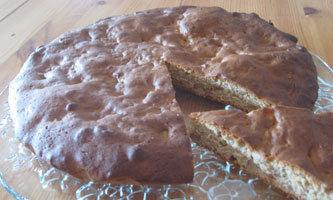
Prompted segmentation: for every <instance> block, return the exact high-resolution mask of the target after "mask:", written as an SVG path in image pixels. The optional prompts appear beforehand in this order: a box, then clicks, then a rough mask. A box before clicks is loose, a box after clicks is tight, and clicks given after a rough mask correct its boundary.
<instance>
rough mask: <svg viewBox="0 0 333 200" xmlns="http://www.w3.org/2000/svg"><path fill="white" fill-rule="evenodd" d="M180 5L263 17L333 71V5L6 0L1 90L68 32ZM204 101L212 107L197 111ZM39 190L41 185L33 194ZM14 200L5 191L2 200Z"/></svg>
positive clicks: (303, 1) (1, 18)
mask: <svg viewBox="0 0 333 200" xmlns="http://www.w3.org/2000/svg"><path fill="white" fill-rule="evenodd" d="M178 5H196V6H219V7H223V8H225V9H227V10H229V11H237V12H248V13H250V12H255V13H258V14H259V15H260V16H261V17H262V18H264V19H266V20H271V21H272V22H273V23H274V26H276V27H278V28H279V29H281V30H282V31H285V32H288V33H291V34H293V35H295V36H297V38H298V39H299V43H300V44H301V45H303V46H305V47H306V48H307V49H309V50H310V51H312V52H314V53H316V54H317V55H319V56H320V57H321V58H323V59H324V60H325V61H326V62H327V63H328V64H329V65H330V66H333V56H332V55H333V23H332V21H333V0H316V1H313V0H297V1H295V0H251V1H249V0H205V1H202V0H172V1H171V0H144V1H140V0H56V1H55V0H45V1H40V0H0V30H1V31H0V91H1V90H2V89H3V88H5V87H6V85H7V84H8V82H9V81H10V80H12V79H13V78H14V77H15V75H16V74H17V73H18V71H19V70H20V68H21V66H22V65H23V63H24V61H25V60H26V59H27V57H28V56H29V54H30V53H31V52H32V51H33V50H34V49H35V48H36V47H38V46H39V45H43V44H47V43H49V42H50V41H52V40H53V39H54V38H56V37H57V36H59V35H60V34H61V33H63V32H66V31H68V30H72V29H75V28H78V27H82V26H85V25H88V24H90V23H93V22H94V21H96V20H99V19H101V18H105V17H108V16H111V15H120V14H126V13H133V12H135V11H141V10H145V9H151V8H157V7H171V6H178ZM177 98H180V99H189V100H188V101H187V102H186V103H183V104H182V103H181V102H180V104H181V106H182V108H183V109H184V110H185V111H186V110H188V109H189V108H191V109H194V110H193V111H199V110H207V109H215V108H222V107H223V106H221V105H220V104H215V103H212V102H206V101H205V100H203V99H200V98H197V97H195V96H191V95H190V94H187V93H183V92H179V91H178V92H177ZM198 102H205V103H203V104H205V105H209V106H208V107H205V106H202V107H200V106H199V107H195V108H194V105H198ZM203 104H202V105H203ZM6 145H8V144H7V143H5V142H4V141H3V140H1V139H0V146H1V147H2V148H1V150H0V159H2V158H3V157H4V154H5V153H6V151H5V149H6V148H5V147H7V146H6ZM0 165H1V161H0ZM8 170H9V169H8ZM12 178H15V177H12ZM31 184H32V185H34V184H37V185H38V180H37V181H36V180H31ZM39 190H41V187H40V185H38V186H36V187H35V188H34V189H33V190H32V191H31V192H33V193H38V192H39ZM10 198H11V197H10V196H9V195H8V193H7V192H6V191H5V190H4V189H3V188H0V199H1V200H2V199H10ZM43 198H44V199H50V198H51V197H45V196H43ZM52 198H55V197H54V196H53V197H52ZM59 198H60V197H59ZM61 198H68V197H64V196H62V197H61ZM68 199H69V198H68Z"/></svg>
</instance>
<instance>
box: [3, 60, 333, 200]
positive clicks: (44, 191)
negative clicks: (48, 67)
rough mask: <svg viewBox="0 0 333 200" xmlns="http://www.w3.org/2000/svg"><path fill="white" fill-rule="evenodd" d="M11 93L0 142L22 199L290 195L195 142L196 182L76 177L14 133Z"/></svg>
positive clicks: (324, 83)
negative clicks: (104, 180)
mask: <svg viewBox="0 0 333 200" xmlns="http://www.w3.org/2000/svg"><path fill="white" fill-rule="evenodd" d="M312 56H313V59H314V62H315V64H316V66H317V71H318V83H319V87H320V88H319V98H318V100H317V102H316V104H315V110H314V112H315V113H317V112H327V111H333V103H332V102H333V84H332V83H333V71H332V69H331V68H330V67H329V66H328V65H327V64H326V63H325V62H324V61H323V60H322V59H321V58H319V57H318V56H316V55H314V54H312ZM7 97H8V90H7V89H6V88H5V89H4V90H3V91H2V92H1V93H0V104H1V105H0V147H1V148H2V150H1V151H5V152H7V154H6V153H5V155H3V154H0V183H1V185H2V186H3V187H4V188H5V189H6V190H7V191H8V192H9V193H10V194H11V195H12V196H13V197H14V198H16V199H75V198H76V199H80V200H83V199H98V200H99V199H174V200H175V199H177V200H178V199H214V200H220V199H221V200H222V199H223V200H224V199H225V200H229V199H286V196H284V195H283V194H281V193H279V192H278V191H276V190H274V189H273V188H271V187H270V186H268V185H265V184H264V183H262V182H261V181H260V180H258V179H257V178H255V177H252V176H250V175H248V174H246V173H245V172H243V171H242V170H240V169H239V168H237V167H235V166H233V165H232V164H230V163H228V162H225V161H223V160H221V159H220V158H219V157H218V156H217V155H216V154H214V153H212V152H210V151H208V150H206V149H203V148H201V147H199V146H197V145H196V144H194V143H192V150H193V154H194V168H195V174H194V181H193V183H190V184H182V185H162V186H146V185H143V186H133V185H115V184H101V183H94V182H87V181H82V180H79V179H76V178H74V177H72V176H70V175H68V174H65V173H63V172H61V171H59V170H57V169H55V168H52V167H50V166H48V165H47V164H46V163H43V162H41V161H40V160H39V159H38V158H37V157H36V156H35V155H33V154H32V153H31V152H30V151H29V150H27V149H26V148H25V147H23V146H22V145H21V144H20V143H19V142H18V141H17V140H16V139H15V138H14V131H13V127H12V121H11V119H10V117H9V108H8V103H7ZM179 103H180V105H182V103H181V102H179ZM228 108H230V106H227V107H226V109H228Z"/></svg>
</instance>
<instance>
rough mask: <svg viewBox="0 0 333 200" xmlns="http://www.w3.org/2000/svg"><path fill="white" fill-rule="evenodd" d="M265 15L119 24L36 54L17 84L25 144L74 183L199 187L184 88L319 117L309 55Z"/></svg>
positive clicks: (200, 15)
mask: <svg viewBox="0 0 333 200" xmlns="http://www.w3.org/2000/svg"><path fill="white" fill-rule="evenodd" d="M296 42H297V39H296V38H295V37H294V36H291V35H289V34H286V33H283V32H281V31H279V30H278V29H276V28H275V27H274V26H272V25H271V24H270V23H268V22H266V21H264V20H262V19H261V18H259V17H258V16H257V15H256V14H244V13H229V12H227V11H225V10H223V9H222V8H217V7H214V8H204V7H184V6H183V7H175V8H165V9H154V10H148V11H143V12H139V13H135V14H131V15H123V16H114V17H110V18H106V19H103V20H100V21H98V22H96V23H94V24H91V25H88V26H86V27H83V28H81V29H77V30H74V31H70V32H67V33H64V34H63V35H61V36H59V37H58V38H56V39H55V40H53V41H52V42H51V43H49V44H47V45H45V46H41V47H38V48H37V49H36V50H35V51H34V52H33V53H32V54H31V56H30V57H29V58H28V60H27V61H26V62H25V64H24V66H23V68H22V70H21V71H20V73H19V74H18V75H17V77H16V78H15V79H14V80H13V81H12V82H11V83H10V87H9V105H10V113H11V117H12V119H13V121H14V126H15V133H16V136H17V137H18V139H19V140H20V141H21V142H22V143H23V144H24V145H25V146H27V147H28V148H29V149H30V150H31V151H33V152H34V153H35V154H36V155H38V156H39V157H40V158H41V159H42V160H44V161H46V162H47V163H49V164H50V165H52V166H54V167H56V168H58V169H60V170H63V171H66V172H68V173H69V174H71V175H73V176H75V177H78V178H82V179H88V180H92V181H99V182H116V183H152V184H155V183H185V182H190V181H192V177H193V166H192V154H191V147H190V139H189V136H188V135H187V133H186V127H185V123H184V119H183V116H182V113H181V110H180V108H179V106H178V104H177V102H176V100H175V91H174V89H173V85H172V82H173V84H174V85H175V86H176V87H179V88H182V89H185V90H188V91H191V92H193V93H194V94H197V95H200V96H203V97H207V98H210V99H213V100H215V101H218V102H223V103H228V104H232V105H234V106H236V107H239V108H241V109H243V110H245V111H248V110H252V109H256V108H260V107H267V106H273V105H287V106H295V107H304V108H309V109H312V107H313V105H314V102H315V100H316V98H317V90H318V85H317V74H316V69H315V66H314V64H313V61H312V58H311V55H310V54H309V53H308V52H307V51H306V50H305V49H304V48H302V47H299V46H297V45H296Z"/></svg>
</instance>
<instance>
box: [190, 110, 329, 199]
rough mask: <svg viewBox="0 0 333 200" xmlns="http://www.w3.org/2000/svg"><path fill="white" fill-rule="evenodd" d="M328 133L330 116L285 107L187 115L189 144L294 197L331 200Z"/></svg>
mask: <svg viewBox="0 0 333 200" xmlns="http://www.w3.org/2000/svg"><path fill="white" fill-rule="evenodd" d="M332 130H333V113H322V114H317V115H315V114H313V113H312V111H310V110H308V109H303V108H294V107H285V106H276V107H273V108H263V109H259V110H255V111H252V112H250V113H244V112H242V111H239V110H218V111H210V112H202V113H200V112H199V113H192V114H191V115H190V133H191V137H192V139H193V140H194V141H195V142H197V143H198V144H199V145H201V146H204V147H207V148H208V149H210V150H212V151H215V152H216V153H218V154H219V155H220V156H222V157H223V158H224V159H226V160H229V161H232V162H234V163H236V164H238V165H239V166H240V167H241V168H244V169H245V170H246V171H247V172H248V173H251V174H254V175H256V176H258V177H259V178H260V179H262V180H263V181H264V182H266V183H267V184H270V185H272V186H274V187H276V188H278V189H280V190H282V191H283V192H285V193H287V194H288V195H290V196H293V197H297V198H299V199H309V200H310V199H311V200H313V199H318V200H319V199H333V145H332V144H333V132H332Z"/></svg>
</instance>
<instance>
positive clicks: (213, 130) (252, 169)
mask: <svg viewBox="0 0 333 200" xmlns="http://www.w3.org/2000/svg"><path fill="white" fill-rule="evenodd" d="M199 115H200V113H191V114H190V115H189V118H188V129H189V133H190V136H191V139H192V141H194V142H196V143H197V144H198V145H200V146H203V147H205V148H207V149H209V150H211V151H213V152H215V153H217V154H218V155H219V156H221V157H222V158H223V159H225V160H227V161H230V162H231V163H233V164H236V165H238V166H239V167H240V168H242V169H244V170H245V171H246V172H248V173H250V174H253V175H255V176H257V177H259V178H260V180H262V181H263V182H265V183H266V184H269V185H272V186H273V187H275V188H277V189H278V190H280V191H281V192H283V193H285V194H287V195H288V196H289V197H294V198H295V197H296V198H300V199H333V188H332V186H330V185H328V184H326V183H324V182H322V181H321V180H319V179H317V178H316V177H315V176H312V175H311V173H309V172H307V171H305V170H303V169H301V168H299V167H298V166H295V165H293V164H292V163H288V162H283V161H280V160H278V159H274V158H272V157H266V156H265V155H262V153H260V152H258V151H255V150H253V148H252V147H251V145H249V144H248V143H246V142H245V141H244V140H243V139H241V138H239V137H237V136H236V135H233V133H232V132H231V131H230V130H226V129H223V127H221V126H219V125H217V124H216V123H212V122H209V121H206V120H203V119H200V116H199Z"/></svg>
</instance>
